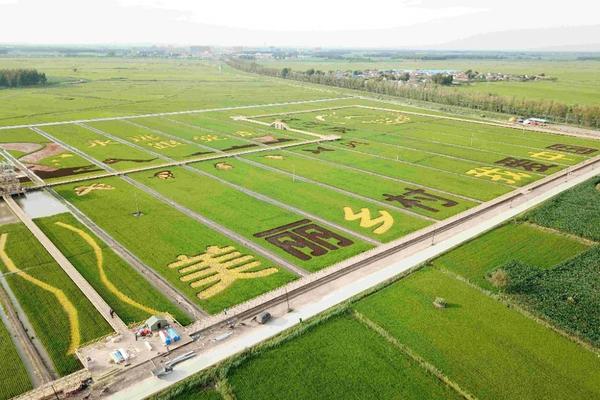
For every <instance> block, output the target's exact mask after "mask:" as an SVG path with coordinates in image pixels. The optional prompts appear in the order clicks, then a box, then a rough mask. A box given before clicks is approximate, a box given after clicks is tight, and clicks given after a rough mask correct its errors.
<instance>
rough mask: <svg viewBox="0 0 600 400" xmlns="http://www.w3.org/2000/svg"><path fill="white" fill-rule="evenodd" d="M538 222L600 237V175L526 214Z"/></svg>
mask: <svg viewBox="0 0 600 400" xmlns="http://www.w3.org/2000/svg"><path fill="white" fill-rule="evenodd" d="M525 218H526V219H527V220H529V221H531V222H533V223H535V224H538V225H542V226H547V227H549V228H554V229H559V230H561V231H564V232H569V233H572V234H574V235H578V236H581V237H584V238H587V239H591V240H595V241H600V223H599V221H600V178H599V177H596V178H592V179H590V180H589V181H586V182H584V183H582V184H580V185H578V186H577V187H576V188H574V189H571V190H568V191H566V192H564V193H562V194H560V195H558V196H556V197H554V198H553V199H552V200H550V201H547V202H545V203H544V204H543V205H541V206H540V207H537V208H535V209H533V210H532V211H530V212H529V213H527V214H526V216H525Z"/></svg>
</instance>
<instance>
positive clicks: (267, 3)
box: [0, 0, 600, 50]
mask: <svg viewBox="0 0 600 400" xmlns="http://www.w3.org/2000/svg"><path fill="white" fill-rule="evenodd" d="M569 6H570V7H564V6H562V5H561V6H560V7H559V6H558V5H552V4H548V3H547V2H541V1H532V2H518V1H516V0H507V1H504V2H502V3H498V2H492V1H474V0H459V1H453V2H451V3H449V2H443V1H441V0H399V1H389V0H383V1H381V0H380V1H374V2H369V3H365V2H359V1H354V0H352V1H344V2H339V1H335V2H319V1H316V0H305V1H303V2H302V3H299V4H281V3H280V2H275V1H274V0H263V1H259V2H251V3H250V2H242V1H239V0H224V1H220V2H211V3H209V4H200V3H198V2H195V1H192V0H171V1H164V0H105V1H97V0H92V1H85V2H81V1H79V2H77V1H74V0H56V1H52V2H44V1H42V0H0V12H1V13H2V15H3V17H4V18H3V23H2V25H0V42H3V43H18V44H44V45H133V44H170V45H193V44H206V45H214V46H248V47H252V46H261V47H262V46H280V47H281V46H288V47H325V48H333V47H337V48H380V49H381V48H396V49H402V48H404V49H406V48H412V49H435V48H443V49H450V48H451V47H452V46H455V47H456V49H457V50H460V49H461V48H464V49H472V50H475V49H483V50H487V49H491V48H493V49H495V50H527V49H531V50H533V49H542V48H553V47H564V46H567V47H570V46H575V47H577V46H580V47H582V48H589V47H590V46H591V48H592V49H594V50H595V49H596V48H599V49H600V45H598V42H600V40H599V39H597V38H599V37H600V25H598V20H597V15H598V12H599V11H600V5H599V4H597V3H592V4H590V3H589V2H587V1H584V0H573V1H572V2H570V3H569ZM24 21H27V23H24ZM515 32H516V33H515ZM590 32H591V33H590ZM505 33H508V35H505ZM532 37H535V40H531V38H532ZM473 38H479V39H473ZM463 42H464V43H463ZM490 46H493V47H490Z"/></svg>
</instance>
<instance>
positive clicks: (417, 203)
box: [383, 188, 458, 212]
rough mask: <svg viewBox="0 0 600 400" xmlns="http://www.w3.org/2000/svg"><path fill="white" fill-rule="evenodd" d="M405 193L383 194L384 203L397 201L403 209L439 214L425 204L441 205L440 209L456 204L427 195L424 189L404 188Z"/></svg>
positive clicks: (437, 210)
mask: <svg viewBox="0 0 600 400" xmlns="http://www.w3.org/2000/svg"><path fill="white" fill-rule="evenodd" d="M404 189H405V190H406V192H404V193H402V194H400V195H393V194H384V195H383V196H384V197H385V200H386V201H397V202H398V203H400V204H402V206H403V207H405V208H413V207H418V208H422V209H423V210H427V211H431V212H439V211H440V210H439V209H437V208H434V207H431V205H427V204H424V203H425V202H427V203H441V206H442V207H454V206H455V205H457V204H458V203H457V202H456V201H454V200H450V199H446V198H444V197H441V196H437V195H435V194H431V193H427V191H425V189H411V188H404Z"/></svg>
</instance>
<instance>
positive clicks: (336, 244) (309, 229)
mask: <svg viewBox="0 0 600 400" xmlns="http://www.w3.org/2000/svg"><path fill="white" fill-rule="evenodd" d="M254 237H257V238H264V239H265V240H266V241H267V242H269V243H271V244H272V245H275V246H277V247H279V248H280V249H283V250H284V251H286V252H287V253H289V254H291V255H293V256H294V257H296V258H299V259H300V260H303V261H307V260H310V259H311V258H312V257H319V256H322V255H324V254H327V253H328V252H329V251H333V250H337V249H339V248H341V247H346V246H350V245H351V244H353V243H354V242H353V241H351V240H350V239H347V238H345V237H343V236H341V235H339V234H337V233H335V232H332V231H330V230H329V229H326V228H323V227H322V226H319V225H317V224H315V223H313V222H312V221H311V220H309V219H303V220H300V221H296V222H293V223H291V224H287V225H283V226H280V227H277V228H274V229H269V230H268V231H264V232H259V233H255V234H254Z"/></svg>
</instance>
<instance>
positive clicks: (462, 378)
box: [356, 268, 600, 399]
mask: <svg viewBox="0 0 600 400" xmlns="http://www.w3.org/2000/svg"><path fill="white" fill-rule="evenodd" d="M436 297H443V298H445V299H446V301H447V302H448V304H449V305H448V306H447V307H446V308H445V309H438V308H436V307H434V306H433V304H432V302H433V300H434V299H435V298H436ZM356 309H357V310H358V311H359V312H361V313H362V314H364V315H365V316H366V317H367V318H369V319H371V320H372V321H374V322H375V323H376V324H378V325H379V326H381V327H383V328H384V329H385V330H386V331H387V332H389V334H391V335H393V336H394V337H395V338H397V340H398V341H399V342H400V343H402V344H404V345H406V346H408V347H409V348H410V349H412V350H413V351H414V352H416V353H417V354H418V355H420V356H421V357H422V358H424V359H425V360H426V361H428V362H430V363H432V364H434V365H435V366H436V367H437V368H438V369H440V370H441V371H442V372H443V373H444V374H445V375H447V376H448V377H449V378H450V379H451V380H453V381H455V382H457V383H458V384H459V385H460V386H461V387H462V388H464V389H466V390H467V391H469V392H470V393H472V394H473V395H475V396H476V397H477V398H479V399H498V398H526V399H548V398H552V399H590V398H595V397H598V396H600V368H599V367H600V361H599V360H598V357H597V356H596V355H595V354H594V353H593V352H591V351H588V350H585V349H583V348H581V347H580V346H579V345H578V344H576V343H573V342H571V341H569V340H568V339H566V338H564V337H562V336H560V335H558V334H557V333H555V332H553V331H551V330H549V329H547V328H545V327H544V326H543V325H541V324H538V323H537V322H535V321H533V320H532V319H530V318H527V317H525V316H523V315H521V314H519V313H518V312H515V311H514V310H511V309H510V308H507V307H506V306H505V305H504V304H502V303H500V302H498V301H496V300H495V299H493V298H491V297H489V296H487V295H485V294H483V293H481V292H480V291H479V290H477V289H475V288H472V287H470V286H468V285H466V284H465V283H464V282H461V281H460V280H457V279H455V278H453V277H452V276H450V275H448V274H445V273H442V272H440V271H439V270H436V269H431V268H429V269H427V270H423V271H421V272H418V273H416V274H413V275H411V276H409V277H407V278H405V279H403V280H401V281H399V282H397V283H395V284H393V285H391V286H389V287H387V288H385V289H383V290H381V291H380V292H377V293H376V294H374V295H371V296H369V297H367V298H366V299H364V300H362V301H360V302H359V303H358V304H357V305H356Z"/></svg>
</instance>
